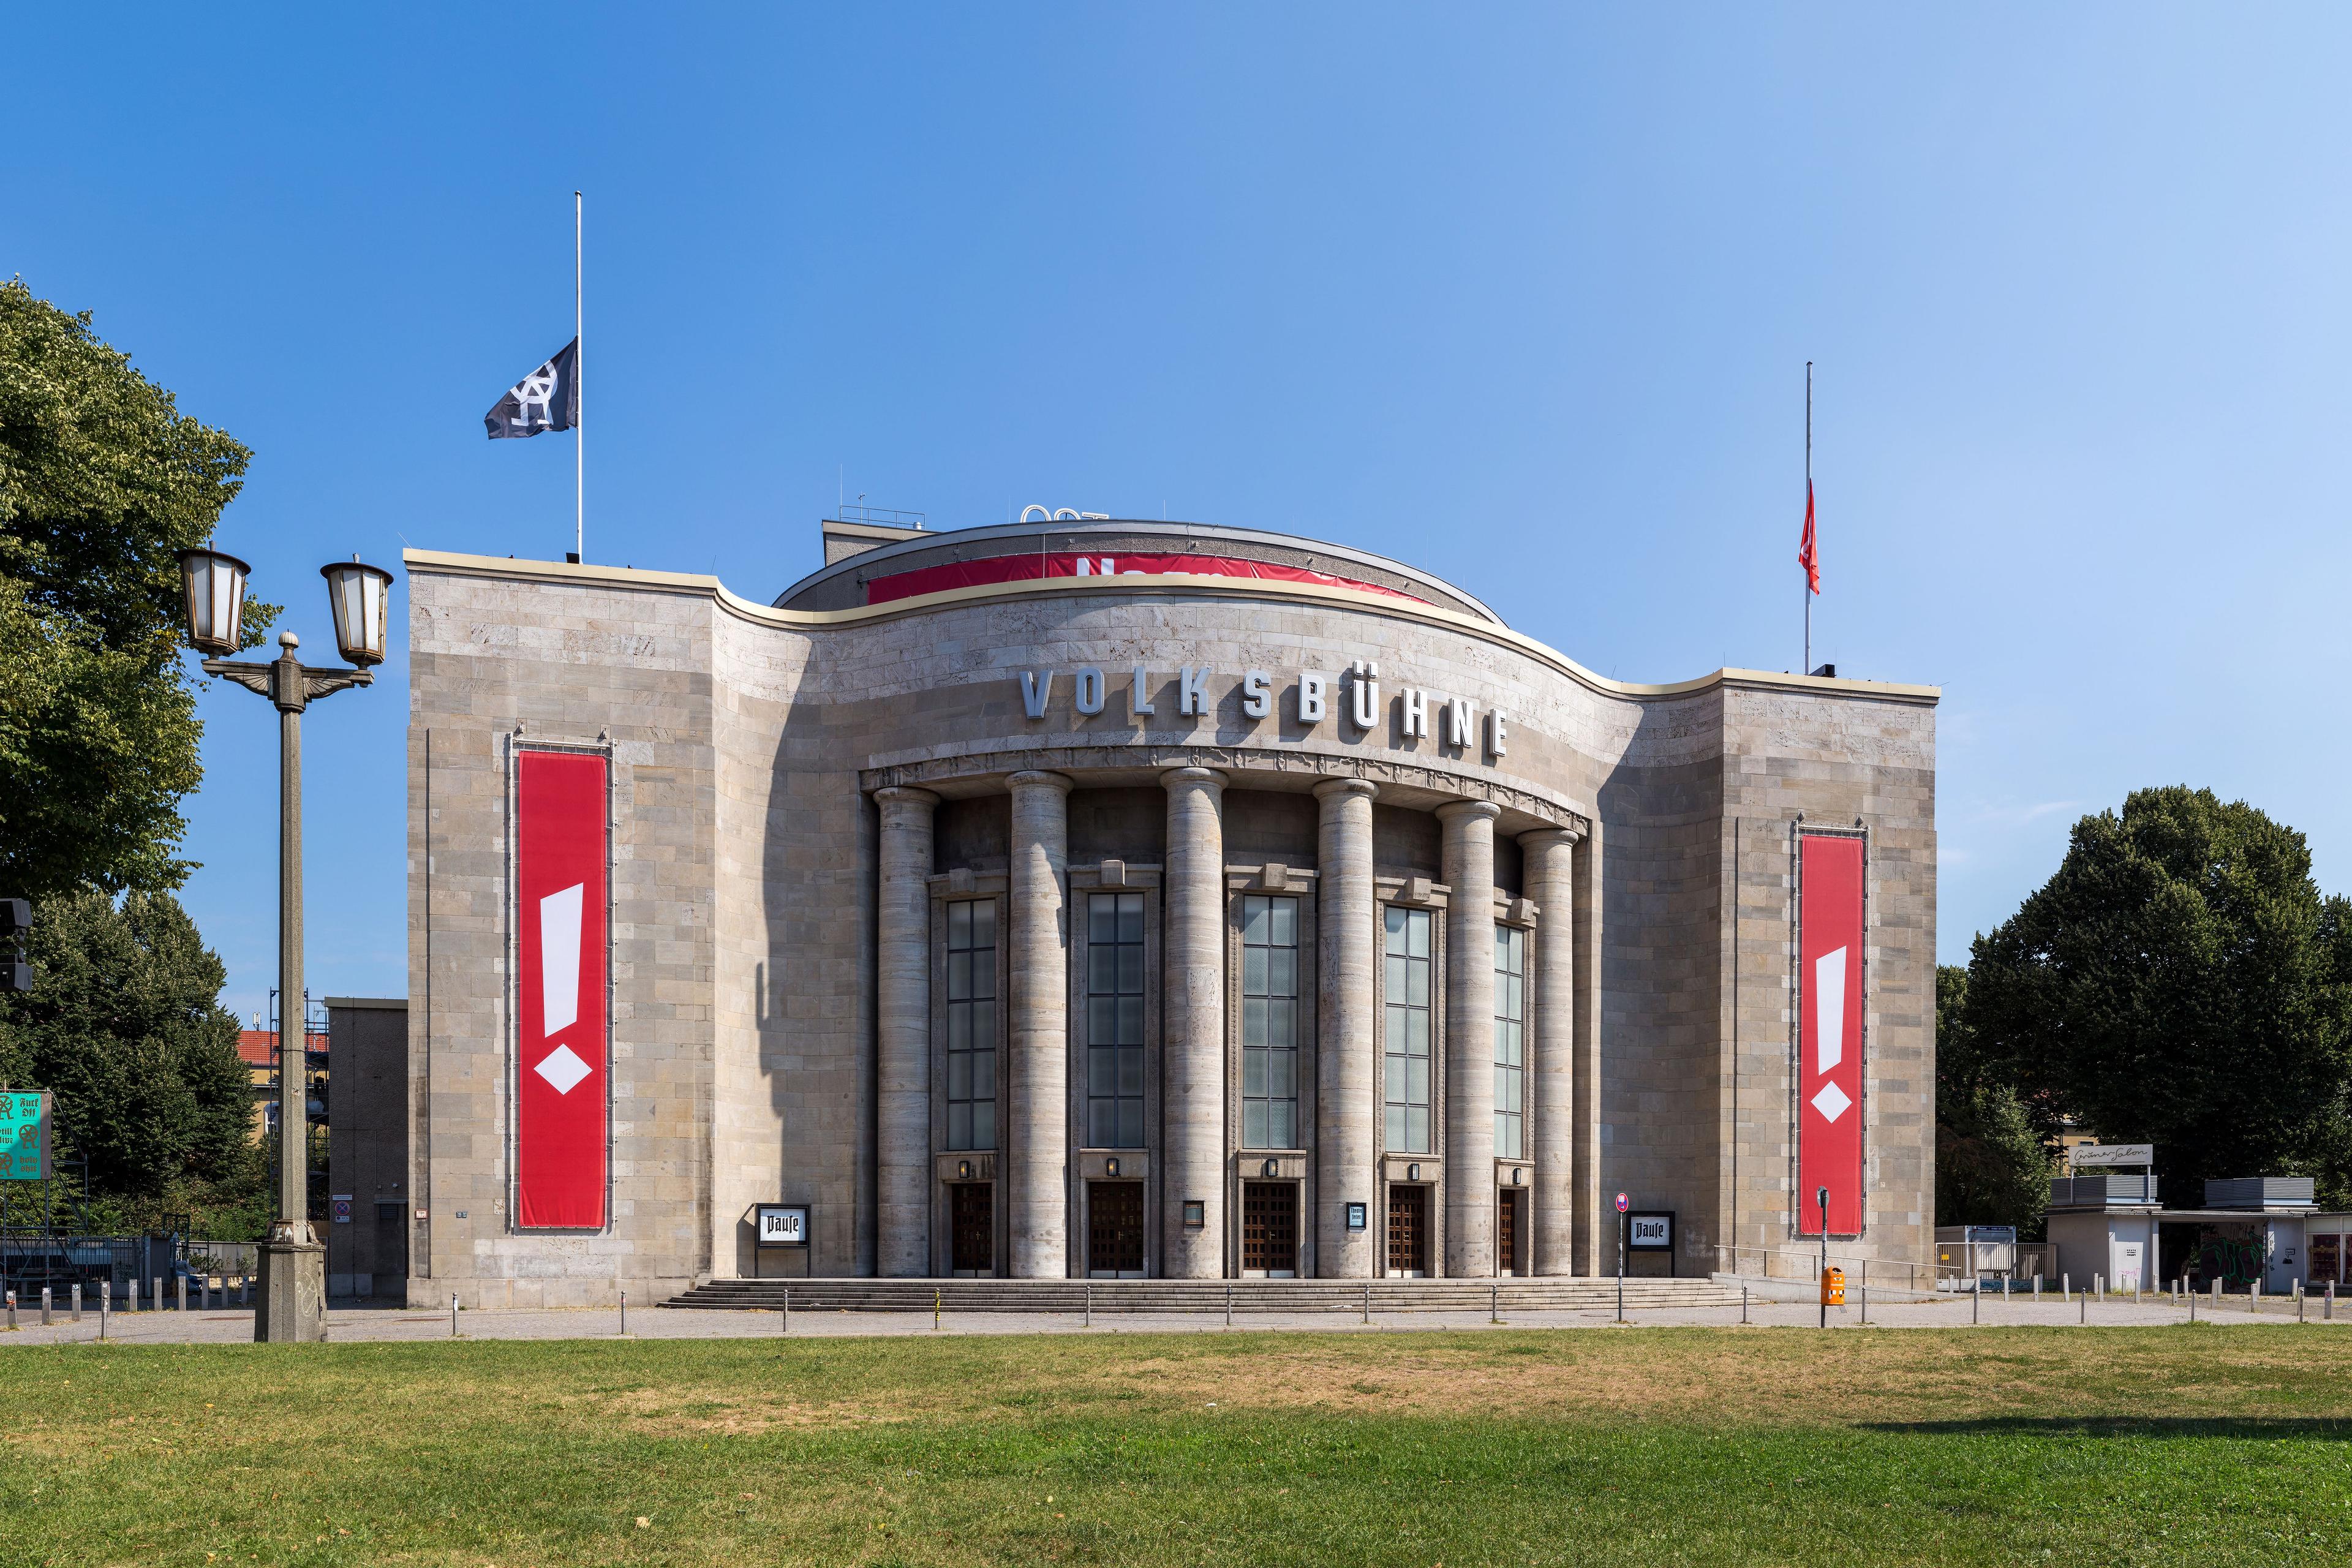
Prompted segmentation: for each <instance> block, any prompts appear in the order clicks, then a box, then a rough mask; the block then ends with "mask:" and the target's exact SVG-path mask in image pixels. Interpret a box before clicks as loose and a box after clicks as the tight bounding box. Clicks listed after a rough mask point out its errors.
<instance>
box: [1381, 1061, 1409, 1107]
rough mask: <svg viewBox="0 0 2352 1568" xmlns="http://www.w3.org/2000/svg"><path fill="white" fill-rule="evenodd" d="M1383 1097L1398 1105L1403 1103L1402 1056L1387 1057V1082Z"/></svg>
mask: <svg viewBox="0 0 2352 1568" xmlns="http://www.w3.org/2000/svg"><path fill="white" fill-rule="evenodd" d="M1383 1098H1385V1099H1388V1100H1393V1101H1395V1102H1396V1103H1397V1104H1399V1105H1402V1104H1403V1103H1404V1058H1402V1057H1391V1058H1388V1083H1387V1085H1386V1092H1385V1094H1384V1096H1383Z"/></svg>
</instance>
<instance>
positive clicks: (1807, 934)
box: [1797, 833, 1863, 1236]
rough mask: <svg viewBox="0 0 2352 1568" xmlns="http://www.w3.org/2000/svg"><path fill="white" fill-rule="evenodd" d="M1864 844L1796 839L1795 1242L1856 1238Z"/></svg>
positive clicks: (1833, 838) (1820, 836) (1815, 836)
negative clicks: (1826, 1204) (1825, 1226)
mask: <svg viewBox="0 0 2352 1568" xmlns="http://www.w3.org/2000/svg"><path fill="white" fill-rule="evenodd" d="M1862 845H1863V841H1862V840H1861V839H1859V838H1850V837H1843V836H1838V835H1831V834H1825V833H1808V834H1804V835H1802V836H1801V837H1799V838H1798V840H1797V872H1798V889H1799V894H1798V897H1799V903H1798V909H1797V956H1798V963H1799V965H1800V969H1799V973H1798V994H1799V997H1800V999H1801V1003H1802V1012H1801V1015H1800V1017H1801V1022H1800V1023H1799V1025H1798V1028H1797V1234H1798V1235H1800V1236H1819V1235H1821V1233H1822V1206H1821V1198H1820V1193H1821V1189H1822V1188H1823V1187H1827V1188H1828V1189H1829V1191H1830V1216H1829V1225H1830V1234H1831V1235H1832V1236H1857V1235H1860V1234H1861V1231H1862V1218H1863V1191H1862V1172H1863V1163H1862V935H1863V898H1862V879H1863V862H1862Z"/></svg>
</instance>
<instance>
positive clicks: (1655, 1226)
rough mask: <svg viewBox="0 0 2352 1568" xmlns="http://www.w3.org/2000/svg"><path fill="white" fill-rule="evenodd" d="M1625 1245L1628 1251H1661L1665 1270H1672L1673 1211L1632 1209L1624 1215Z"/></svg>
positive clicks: (1673, 1245) (1673, 1250)
mask: <svg viewBox="0 0 2352 1568" xmlns="http://www.w3.org/2000/svg"><path fill="white" fill-rule="evenodd" d="M1625 1247H1626V1250H1627V1251H1629V1252H1663V1253H1664V1254H1665V1255H1666V1270H1667V1272H1668V1273H1672V1272H1673V1271H1674V1257H1675V1211H1674V1210H1672V1209H1634V1210H1633V1211H1632V1212H1631V1213H1629V1214H1627V1215H1626V1216H1625Z"/></svg>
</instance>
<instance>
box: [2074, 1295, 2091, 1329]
mask: <svg viewBox="0 0 2352 1568" xmlns="http://www.w3.org/2000/svg"><path fill="white" fill-rule="evenodd" d="M2076 1300H2079V1301H2081V1303H2082V1307H2081V1311H2082V1314H2083V1316H2082V1319H2081V1321H2083V1322H2085V1323H2087V1322H2089V1321H2091V1293H2090V1292H2089V1291H2088V1290H2085V1291H2084V1292H2083V1293H2082V1295H2081V1296H2079V1297H2077V1298H2076Z"/></svg>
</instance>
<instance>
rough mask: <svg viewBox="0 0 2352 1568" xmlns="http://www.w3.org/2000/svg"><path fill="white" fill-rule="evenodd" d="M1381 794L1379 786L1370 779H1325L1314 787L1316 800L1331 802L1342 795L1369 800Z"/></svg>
mask: <svg viewBox="0 0 2352 1568" xmlns="http://www.w3.org/2000/svg"><path fill="white" fill-rule="evenodd" d="M1380 793H1381V786H1380V785H1378V784H1374V783H1373V782H1372V781H1371V780H1370V779H1325V780H1324V781H1323V782H1322V783H1321V784H1317V785H1316V786H1315V798H1316V799H1317V800H1331V799H1334V798H1336V797H1337V796H1339V795H1362V796H1363V797H1364V798H1365V799H1367V800H1370V799H1371V798H1372V797H1374V796H1376V795H1379V794H1380Z"/></svg>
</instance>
